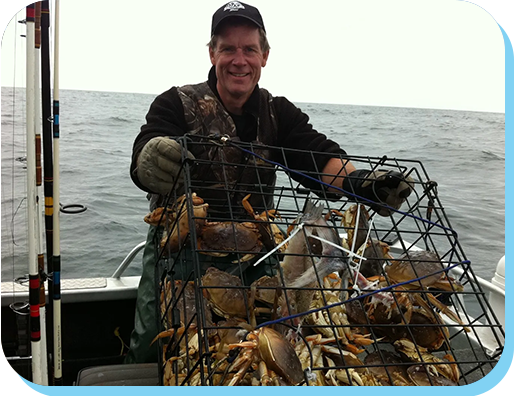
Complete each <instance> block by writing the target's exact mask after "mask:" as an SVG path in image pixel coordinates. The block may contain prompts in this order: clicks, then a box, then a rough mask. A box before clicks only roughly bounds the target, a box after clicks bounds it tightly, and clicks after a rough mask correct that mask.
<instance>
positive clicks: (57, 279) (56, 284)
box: [52, 0, 63, 385]
mask: <svg viewBox="0 0 515 396" xmlns="http://www.w3.org/2000/svg"><path fill="white" fill-rule="evenodd" d="M53 110H54V117H53V121H54V122H53V134H54V140H53V143H54V183H53V212H54V215H53V230H54V238H53V257H52V264H53V290H52V293H53V297H54V301H53V325H54V385H62V381H63V373H62V350H61V253H60V252H61V246H60V226H59V182H60V177H59V0H55V9H54V101H53Z"/></svg>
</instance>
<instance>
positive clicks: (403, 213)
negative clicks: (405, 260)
mask: <svg viewBox="0 0 515 396" xmlns="http://www.w3.org/2000/svg"><path fill="white" fill-rule="evenodd" d="M229 143H230V144H231V145H232V146H233V147H237V148H239V149H240V150H242V151H244V152H246V153H247V154H251V155H253V156H255V157H257V158H259V159H260V160H262V161H265V162H268V163H269V164H272V165H275V166H278V167H279V168H282V169H284V170H285V171H287V172H290V173H295V174H297V175H299V176H302V177H305V178H307V179H309V180H312V181H314V182H316V183H319V184H321V185H323V186H325V187H328V188H333V189H335V190H338V191H340V192H342V193H343V194H345V195H347V196H349V195H350V196H352V197H354V198H358V199H359V200H363V201H366V202H369V203H372V204H378V203H379V202H375V201H372V200H370V199H368V198H365V197H362V196H359V195H356V194H353V193H351V192H349V191H346V190H344V189H342V188H340V187H336V186H333V185H331V184H328V183H326V182H324V181H322V180H319V179H316V178H314V177H311V176H309V175H306V174H305V173H302V172H299V171H296V170H293V169H290V168H288V167H287V166H285V165H283V164H280V163H278V162H275V161H272V160H269V159H266V158H263V157H261V156H260V155H259V154H256V153H254V152H253V151H251V150H247V149H245V148H243V147H241V146H239V145H237V144H235V143H232V142H231V141H229ZM379 204H380V205H382V206H383V207H385V208H387V209H389V210H391V211H394V212H397V213H400V214H402V215H404V216H409V217H411V218H414V219H416V220H420V221H423V222H425V223H428V224H431V225H433V226H436V227H439V228H441V229H444V230H447V231H449V232H450V233H451V234H453V236H454V237H455V238H456V240H457V239H458V233H457V232H456V231H454V230H453V229H451V228H447V227H445V226H443V225H440V224H437V223H434V222H432V221H430V220H427V219H423V218H421V217H418V216H415V215H412V214H411V213H408V212H403V211H401V210H397V209H395V208H392V207H391V206H388V205H386V204H383V203H379ZM453 246H455V244H454V245H453Z"/></svg>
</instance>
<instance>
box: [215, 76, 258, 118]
mask: <svg viewBox="0 0 515 396" xmlns="http://www.w3.org/2000/svg"><path fill="white" fill-rule="evenodd" d="M217 81H218V79H217V78H216V71H215V67H214V66H212V67H211V70H209V75H208V78H207V84H208V85H209V88H211V90H212V91H213V92H214V93H215V95H216V97H217V98H218V100H219V101H220V103H223V102H222V99H221V98H220V94H219V93H218V90H217V89H216V83H217ZM243 111H244V112H247V113H250V114H252V115H253V116H254V117H258V115H259V85H257V84H256V87H255V88H254V91H252V94H251V95H250V97H249V100H247V102H245V104H244V105H243Z"/></svg>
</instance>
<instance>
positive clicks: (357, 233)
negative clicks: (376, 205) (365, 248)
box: [342, 204, 370, 251]
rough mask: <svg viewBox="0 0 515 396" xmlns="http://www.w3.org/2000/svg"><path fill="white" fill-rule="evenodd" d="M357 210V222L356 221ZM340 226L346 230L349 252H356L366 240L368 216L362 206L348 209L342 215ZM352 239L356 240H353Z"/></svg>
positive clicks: (355, 205)
mask: <svg viewBox="0 0 515 396" xmlns="http://www.w3.org/2000/svg"><path fill="white" fill-rule="evenodd" d="M358 208H359V221H358ZM342 217H343V219H342V225H343V226H344V227H345V228H346V229H347V238H346V242H347V245H348V246H350V248H351V250H354V251H355V250H356V249H357V248H358V247H360V246H362V245H363V244H364V243H365V240H366V238H367V233H368V228H369V220H370V214H369V213H368V211H367V209H366V208H365V206H364V205H362V204H360V205H359V207H358V204H354V205H352V206H351V207H349V208H348V209H347V210H346V211H345V212H344V213H343V215H342ZM354 238H355V239H356V240H354Z"/></svg>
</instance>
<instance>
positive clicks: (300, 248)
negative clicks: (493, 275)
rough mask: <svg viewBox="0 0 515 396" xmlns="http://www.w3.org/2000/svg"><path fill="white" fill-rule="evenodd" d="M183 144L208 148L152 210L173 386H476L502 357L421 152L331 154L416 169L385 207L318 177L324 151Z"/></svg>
mask: <svg viewBox="0 0 515 396" xmlns="http://www.w3.org/2000/svg"><path fill="white" fill-rule="evenodd" d="M182 144H183V147H184V148H185V149H187V150H189V151H191V152H193V153H195V156H196V157H197V159H195V160H186V159H185V160H184V163H183V175H184V178H182V179H180V180H179V181H177V186H175V187H176V188H174V189H173V190H172V192H171V193H170V194H169V196H168V197H167V202H165V203H163V206H162V207H160V208H158V209H156V210H155V211H154V212H152V213H150V214H149V215H148V216H147V217H146V221H147V222H148V223H150V224H153V225H155V226H158V227H159V230H161V231H162V233H158V236H157V238H158V240H157V241H156V244H157V245H158V246H159V247H160V248H159V252H158V256H157V264H156V284H157V289H158V296H159V301H160V307H159V313H160V321H159V326H160V329H161V332H160V334H158V335H157V337H156V342H158V343H159V351H160V359H161V365H160V367H161V372H160V377H161V379H162V383H163V385H395V386H397V385H465V384H469V383H472V382H475V381H477V380H478V379H480V378H482V377H484V376H485V375H486V374H488V372H489V371H490V370H491V369H492V368H493V367H494V366H495V364H496V362H497V360H498V358H499V356H500V354H501V353H502V347H503V344H504V333H503V330H502V326H501V325H500V324H499V322H498V320H497V319H496V318H495V315H494V313H493V311H492V309H491V307H490V306H489V304H488V301H487V298H486V296H485V293H484V292H483V291H482V290H481V288H480V286H479V284H478V283H477V279H476V277H475V275H474V273H473V271H472V268H471V265H470V262H469V261H467V259H466V257H465V254H464V252H463V250H462V248H461V246H460V244H459V242H458V238H457V234H456V232H455V231H453V229H452V227H451V225H450V224H449V220H448V218H447V216H446V214H445V211H444V208H443V207H442V204H441V202H440V200H439V197H438V194H437V188H436V187H437V186H436V183H434V182H432V181H431V179H430V178H429V176H428V175H427V173H426V171H425V169H424V167H423V165H422V164H421V163H420V162H419V161H414V160H399V159H390V158H370V157H354V156H343V155H340V156H339V157H338V155H337V154H331V156H332V157H335V156H336V157H337V158H340V159H341V160H342V161H343V162H345V161H347V160H350V161H351V162H352V163H353V164H354V165H355V166H356V168H358V169H363V168H364V169H370V170H373V171H375V170H379V169H381V170H396V171H399V172H402V173H404V174H406V175H407V176H409V177H411V178H412V179H413V183H412V187H413V188H412V193H411V195H409V197H408V198H407V199H406V202H404V204H403V206H402V207H401V208H400V210H393V211H392V213H391V214H390V215H388V216H379V215H378V214H377V213H376V212H375V211H373V210H371V209H368V208H367V207H366V206H364V205H362V204H357V203H356V199H355V198H356V197H353V195H352V194H350V193H348V194H347V195H348V196H350V197H351V198H349V197H348V196H347V195H341V194H338V193H335V192H334V190H329V189H328V188H327V187H328V186H327V185H324V183H321V182H320V180H322V176H323V175H322V173H321V170H319V169H318V166H319V165H318V164H320V163H322V162H321V160H323V159H324V157H327V155H328V154H326V153H316V152H300V151H298V152H297V151H293V150H286V149H283V148H275V147H267V146H258V145H252V144H244V143H241V142H232V141H231V140H227V139H218V138H212V139H207V138H204V140H202V139H198V140H193V139H182ZM199 153H200V154H199ZM184 158H186V157H184ZM203 158H209V159H203ZM292 159H293V160H292ZM324 163H325V160H324ZM297 164H302V168H300V167H298V168H295V167H294V166H297ZM300 169H303V170H302V171H301V170H300ZM306 169H311V171H306ZM455 269H459V272H458V273H459V276H457V275H455V273H456V272H455ZM470 305H474V306H475V308H476V309H477V310H479V311H480V314H479V315H476V316H475V317H472V316H469V315H467V309H468V307H469V306H470ZM486 338H489V339H493V340H494V343H495V345H494V347H491V346H487V345H485V344H484V343H483V342H482V340H484V339H486Z"/></svg>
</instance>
